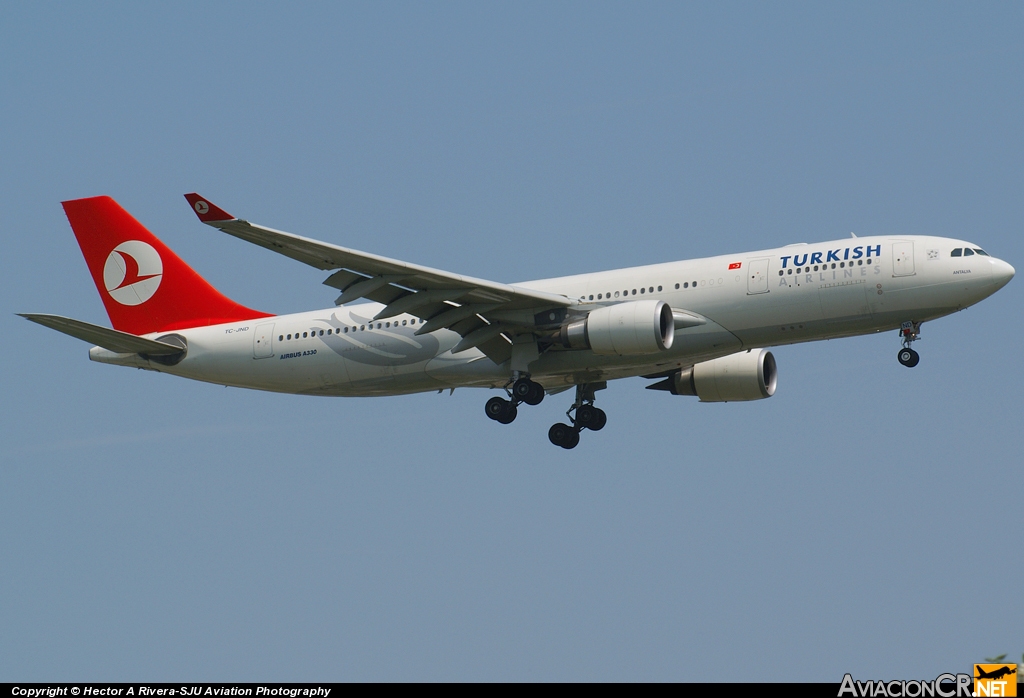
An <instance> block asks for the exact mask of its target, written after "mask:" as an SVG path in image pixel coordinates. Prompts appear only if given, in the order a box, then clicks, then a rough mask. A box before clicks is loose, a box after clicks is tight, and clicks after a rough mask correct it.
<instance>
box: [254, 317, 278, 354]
mask: <svg viewBox="0 0 1024 698" xmlns="http://www.w3.org/2000/svg"><path fill="white" fill-rule="evenodd" d="M273 355H274V323H272V322H270V323H267V324H265V325H257V326H256V333H255V334H254V335H253V338H252V358H254V359H267V358H270V357H271V356H273Z"/></svg>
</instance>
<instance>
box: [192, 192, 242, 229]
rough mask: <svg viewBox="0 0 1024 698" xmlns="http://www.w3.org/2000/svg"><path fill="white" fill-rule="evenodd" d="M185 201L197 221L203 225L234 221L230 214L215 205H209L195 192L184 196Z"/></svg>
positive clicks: (206, 200) (207, 201)
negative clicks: (197, 218)
mask: <svg viewBox="0 0 1024 698" xmlns="http://www.w3.org/2000/svg"><path fill="white" fill-rule="evenodd" d="M185 200H186V201H188V203H189V205H191V206H192V210H193V211H195V212H196V215H197V216H199V220H201V221H202V222H203V223H212V222H214V221H231V220H235V217H234V216H232V215H231V214H230V213H228V212H227V211H225V210H224V209H222V208H220V207H219V206H216V205H215V204H211V203H210V202H209V200H208V199H204V198H203V197H201V196H199V194H196V193H195V192H193V193H191V194H185Z"/></svg>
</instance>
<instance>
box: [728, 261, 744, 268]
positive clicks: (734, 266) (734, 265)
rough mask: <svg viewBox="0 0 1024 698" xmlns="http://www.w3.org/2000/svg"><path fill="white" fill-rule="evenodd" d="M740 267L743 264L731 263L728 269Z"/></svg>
mask: <svg viewBox="0 0 1024 698" xmlns="http://www.w3.org/2000/svg"><path fill="white" fill-rule="evenodd" d="M742 266H743V262H733V263H732V264H730V265H729V268H730V269H739V268H740V267H742Z"/></svg>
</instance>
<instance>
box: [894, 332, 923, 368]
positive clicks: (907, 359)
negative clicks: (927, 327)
mask: <svg viewBox="0 0 1024 698" xmlns="http://www.w3.org/2000/svg"><path fill="white" fill-rule="evenodd" d="M900 337H901V338H902V339H903V348H902V349H900V351H899V353H898V354H896V360H897V361H899V362H900V363H901V364H903V365H904V366H906V367H907V368H914V366H917V364H918V362H919V361H921V355H920V354H918V353H917V352H916V351H914V350H913V349H911V348H910V344H911V343H912V342H916V341H917V340H919V339H920V338H921V323H920V322H904V323H903V325H902V326H901V327H900Z"/></svg>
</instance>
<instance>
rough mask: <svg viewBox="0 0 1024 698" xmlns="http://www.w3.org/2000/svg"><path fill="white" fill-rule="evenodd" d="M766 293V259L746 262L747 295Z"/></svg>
mask: <svg viewBox="0 0 1024 698" xmlns="http://www.w3.org/2000/svg"><path fill="white" fill-rule="evenodd" d="M757 293H768V258H767V257H766V258H764V259H752V260H750V261H748V262H747V295H748V296H752V295H755V294H757Z"/></svg>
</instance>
